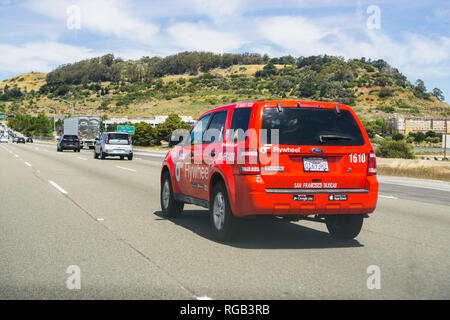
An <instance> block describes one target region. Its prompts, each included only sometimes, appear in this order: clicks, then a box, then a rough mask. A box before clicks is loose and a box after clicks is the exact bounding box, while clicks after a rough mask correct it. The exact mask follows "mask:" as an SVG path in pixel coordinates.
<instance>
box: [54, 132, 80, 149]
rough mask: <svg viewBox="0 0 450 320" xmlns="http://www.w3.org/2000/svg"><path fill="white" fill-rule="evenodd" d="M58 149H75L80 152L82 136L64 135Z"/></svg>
mask: <svg viewBox="0 0 450 320" xmlns="http://www.w3.org/2000/svg"><path fill="white" fill-rule="evenodd" d="M56 149H57V151H58V152H62V151H64V150H73V151H74V152H80V150H81V146H80V138H78V136H75V135H63V136H61V138H60V139H59V141H58V145H57V147H56Z"/></svg>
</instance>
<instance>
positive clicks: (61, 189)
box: [49, 181, 68, 194]
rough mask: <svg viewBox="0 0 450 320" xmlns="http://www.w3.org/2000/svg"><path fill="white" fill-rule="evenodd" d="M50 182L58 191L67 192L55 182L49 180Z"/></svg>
mask: <svg viewBox="0 0 450 320" xmlns="http://www.w3.org/2000/svg"><path fill="white" fill-rule="evenodd" d="M49 182H50V184H51V185H52V186H54V187H55V188H56V189H57V190H58V191H59V192H61V193H63V194H67V193H68V192H67V191H66V190H64V189H63V188H61V187H60V186H58V185H57V184H56V183H54V182H53V181H49Z"/></svg>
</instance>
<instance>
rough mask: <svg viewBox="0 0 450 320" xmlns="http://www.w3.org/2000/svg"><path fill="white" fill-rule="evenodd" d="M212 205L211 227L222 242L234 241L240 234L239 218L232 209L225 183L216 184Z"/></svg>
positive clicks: (210, 209)
mask: <svg viewBox="0 0 450 320" xmlns="http://www.w3.org/2000/svg"><path fill="white" fill-rule="evenodd" d="M211 199H212V203H211V205H210V208H209V211H210V214H209V215H210V220H211V229H212V232H213V235H214V237H215V238H216V239H217V240H219V241H221V242H228V241H233V240H235V239H236V237H237V235H238V223H237V222H238V221H237V220H238V219H237V218H236V217H235V216H234V215H233V212H232V211H231V207H230V202H229V201H228V194H227V189H226V187H225V184H224V183H223V182H219V183H218V184H216V185H215V186H214V189H213V193H212V197H211Z"/></svg>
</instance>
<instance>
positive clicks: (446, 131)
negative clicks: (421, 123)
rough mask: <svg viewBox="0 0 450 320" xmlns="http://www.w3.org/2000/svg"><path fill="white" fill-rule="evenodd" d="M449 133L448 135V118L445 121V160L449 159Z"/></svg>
mask: <svg viewBox="0 0 450 320" xmlns="http://www.w3.org/2000/svg"><path fill="white" fill-rule="evenodd" d="M447 133H448V124H447V118H446V119H445V133H444V160H445V159H447Z"/></svg>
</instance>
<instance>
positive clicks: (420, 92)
mask: <svg viewBox="0 0 450 320" xmlns="http://www.w3.org/2000/svg"><path fill="white" fill-rule="evenodd" d="M413 92H414V95H415V96H416V97H417V98H420V99H428V98H429V94H428V93H427V88H426V87H425V83H424V82H423V80H421V79H417V80H416V86H415V87H414V90H413Z"/></svg>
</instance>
